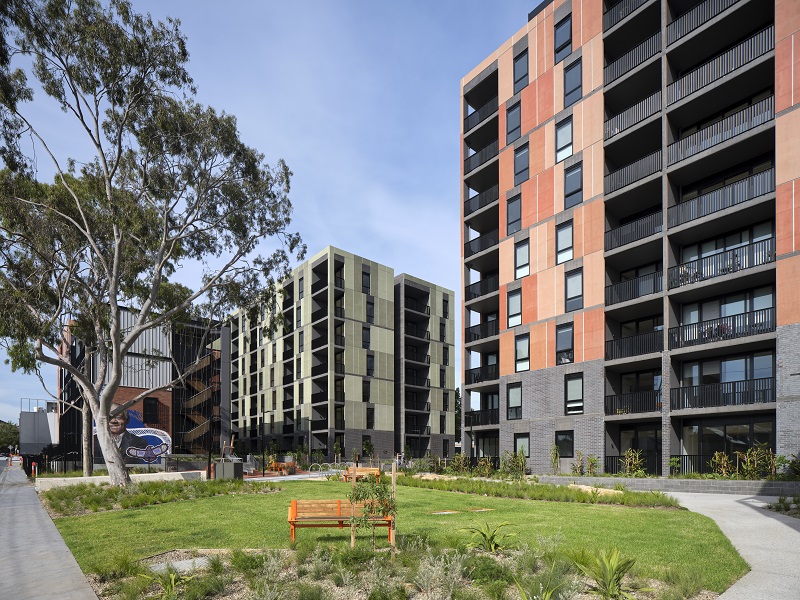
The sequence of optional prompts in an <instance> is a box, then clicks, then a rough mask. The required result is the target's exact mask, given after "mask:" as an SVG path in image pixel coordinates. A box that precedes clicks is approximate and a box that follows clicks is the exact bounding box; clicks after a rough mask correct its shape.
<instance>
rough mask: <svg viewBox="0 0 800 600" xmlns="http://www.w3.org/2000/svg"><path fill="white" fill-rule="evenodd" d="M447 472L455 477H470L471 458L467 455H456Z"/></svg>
mask: <svg viewBox="0 0 800 600" xmlns="http://www.w3.org/2000/svg"><path fill="white" fill-rule="evenodd" d="M447 470H448V471H450V473H452V474H453V475H469V457H468V456H467V455H466V454H456V455H455V456H454V457H453V460H451V461H450V465H449V466H448V467H447Z"/></svg>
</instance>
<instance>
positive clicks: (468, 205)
mask: <svg viewBox="0 0 800 600" xmlns="http://www.w3.org/2000/svg"><path fill="white" fill-rule="evenodd" d="M498 198H500V187H499V186H498V185H496V184H495V185H493V186H492V187H490V188H489V189H488V190H484V191H482V192H481V193H480V194H478V195H477V196H473V197H472V198H468V199H467V200H465V201H464V216H465V217H466V216H467V215H470V214H472V213H474V212H475V211H476V210H480V209H481V208H483V207H484V206H488V205H489V204H491V203H492V202H495V201H496V200H497V199H498Z"/></svg>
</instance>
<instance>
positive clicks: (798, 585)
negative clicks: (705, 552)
mask: <svg viewBox="0 0 800 600" xmlns="http://www.w3.org/2000/svg"><path fill="white" fill-rule="evenodd" d="M669 495H670V496H674V497H675V498H677V499H678V501H679V502H680V503H681V504H682V505H683V506H685V507H686V508H688V509H689V510H691V511H694V512H697V513H700V514H702V515H706V516H707V517H711V518H712V519H714V521H715V522H716V523H717V525H719V528H720V529H721V530H722V533H724V534H725V536H726V537H727V538H728V539H729V540H730V541H731V543H732V544H733V545H734V547H735V548H736V550H738V551H739V554H741V555H742V558H744V559H745V560H746V561H747V563H748V564H749V565H750V569H751V570H750V572H749V573H748V574H747V575H745V576H744V577H742V578H741V579H740V580H739V581H737V582H736V583H734V584H733V586H731V587H730V588H729V589H728V590H727V591H726V592H725V593H724V594H722V595H721V596H720V600H800V519H796V518H794V517H787V516H786V515H782V514H778V513H775V512H772V511H768V510H765V509H764V508H763V506H764V505H765V504H767V503H768V502H774V501H775V498H766V497H763V496H733V495H727V494H725V495H723V494H688V493H683V492H682V493H673V492H670V494H669Z"/></svg>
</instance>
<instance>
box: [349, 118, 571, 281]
mask: <svg viewBox="0 0 800 600" xmlns="http://www.w3.org/2000/svg"><path fill="white" fill-rule="evenodd" d="M571 135H572V134H570V136H571ZM361 292H362V293H364V294H369V271H361Z"/></svg>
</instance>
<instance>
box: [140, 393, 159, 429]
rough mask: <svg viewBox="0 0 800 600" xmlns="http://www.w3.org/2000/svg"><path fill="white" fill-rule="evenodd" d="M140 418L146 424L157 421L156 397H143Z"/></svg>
mask: <svg viewBox="0 0 800 600" xmlns="http://www.w3.org/2000/svg"><path fill="white" fill-rule="evenodd" d="M143 413H144V414H143V415H142V420H143V421H144V422H145V423H147V424H148V425H153V424H155V423H158V398H145V399H144V411H143Z"/></svg>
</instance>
